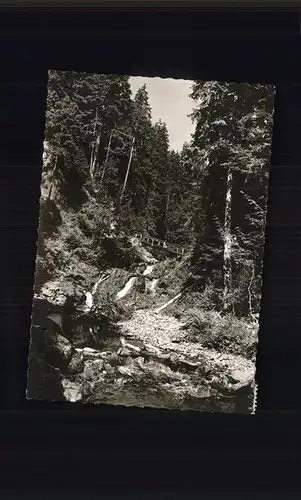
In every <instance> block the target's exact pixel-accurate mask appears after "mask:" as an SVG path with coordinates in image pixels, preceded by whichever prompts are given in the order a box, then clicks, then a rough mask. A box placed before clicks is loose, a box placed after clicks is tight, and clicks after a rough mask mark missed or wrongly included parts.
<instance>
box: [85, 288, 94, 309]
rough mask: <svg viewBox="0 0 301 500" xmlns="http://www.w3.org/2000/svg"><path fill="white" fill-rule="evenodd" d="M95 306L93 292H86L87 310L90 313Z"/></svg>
mask: <svg viewBox="0 0 301 500" xmlns="http://www.w3.org/2000/svg"><path fill="white" fill-rule="evenodd" d="M92 306H93V295H92V293H91V292H86V308H87V310H88V311H90V309H92Z"/></svg>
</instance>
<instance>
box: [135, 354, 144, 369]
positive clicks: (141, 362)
mask: <svg viewBox="0 0 301 500" xmlns="http://www.w3.org/2000/svg"><path fill="white" fill-rule="evenodd" d="M136 362H137V363H138V365H139V366H140V368H143V366H144V358H143V357H142V356H139V357H138V358H137V359H136Z"/></svg>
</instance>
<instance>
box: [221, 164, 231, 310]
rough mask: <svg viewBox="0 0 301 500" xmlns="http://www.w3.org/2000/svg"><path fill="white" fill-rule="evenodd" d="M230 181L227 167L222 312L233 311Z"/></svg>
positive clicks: (229, 171)
mask: <svg viewBox="0 0 301 500" xmlns="http://www.w3.org/2000/svg"><path fill="white" fill-rule="evenodd" d="M232 181H233V174H232V170H231V167H230V166H229V167H228V175H227V186H226V189H227V192H226V206H225V221H224V266H223V267H224V269H223V270H224V297H223V309H224V312H229V311H231V310H232V311H233V304H232V297H231V295H232V288H233V286H232V264H231V257H232V255H231V254H232V248H231V247H232V234H231V220H232V217H231V206H232Z"/></svg>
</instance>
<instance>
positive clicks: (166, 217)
mask: <svg viewBox="0 0 301 500" xmlns="http://www.w3.org/2000/svg"><path fill="white" fill-rule="evenodd" d="M170 191H171V186H169V187H168V190H167V200H166V207H165V237H166V238H167V236H168V224H167V221H168V209H169V201H170Z"/></svg>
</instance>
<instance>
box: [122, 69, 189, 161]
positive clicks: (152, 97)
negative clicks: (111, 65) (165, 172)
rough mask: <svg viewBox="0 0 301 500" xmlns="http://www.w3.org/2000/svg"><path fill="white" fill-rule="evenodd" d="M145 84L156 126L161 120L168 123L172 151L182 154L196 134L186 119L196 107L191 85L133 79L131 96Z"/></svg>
mask: <svg viewBox="0 0 301 500" xmlns="http://www.w3.org/2000/svg"><path fill="white" fill-rule="evenodd" d="M144 83H146V88H147V91H148V95H149V104H150V106H151V108H152V121H153V123H155V122H157V121H158V120H159V118H161V120H162V121H164V122H165V123H166V125H167V128H168V132H169V141H170V149H174V150H175V151H180V150H181V149H182V146H183V144H184V142H188V141H189V140H190V138H191V134H192V133H193V131H194V125H193V123H192V121H191V118H189V117H188V116H187V115H188V114H190V113H191V111H192V109H193V106H194V103H193V101H192V99H191V98H190V97H189V94H190V91H191V85H192V82H191V81H190V80H174V79H172V78H158V77H155V78H147V77H140V76H135V77H131V78H130V84H131V89H132V93H133V94H135V93H136V91H137V90H138V88H139V87H141V85H143V84H144Z"/></svg>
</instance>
